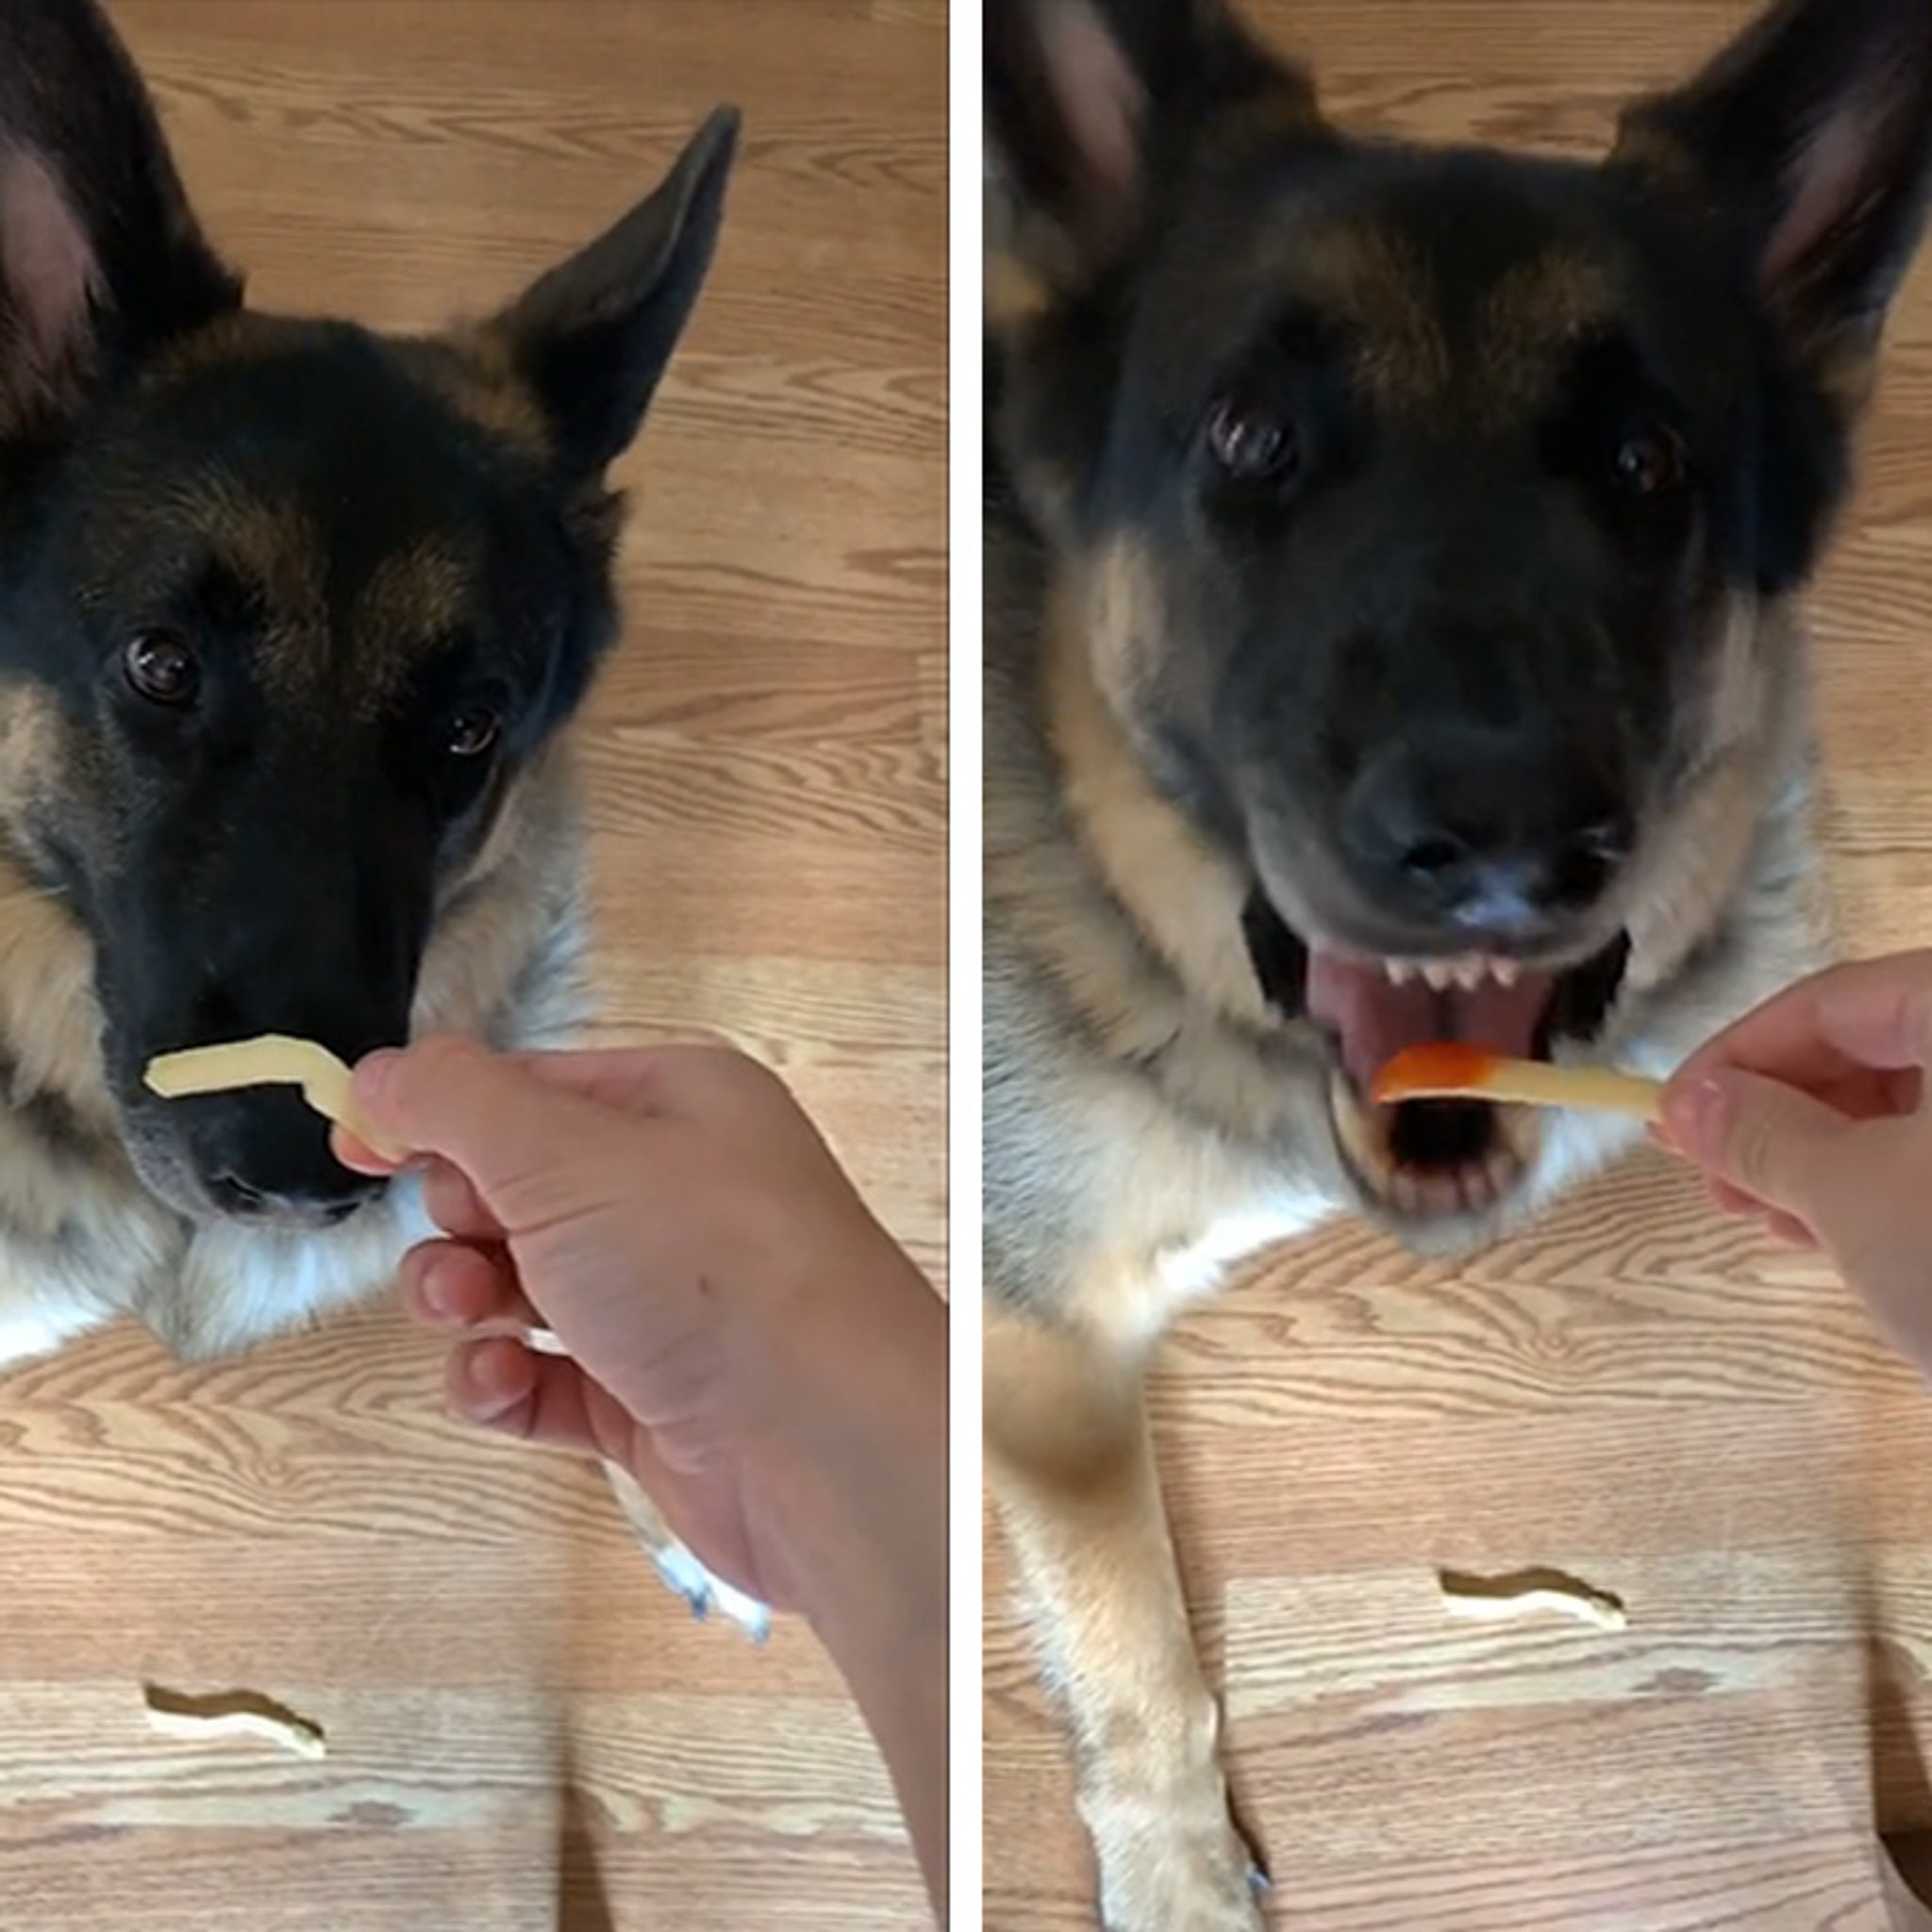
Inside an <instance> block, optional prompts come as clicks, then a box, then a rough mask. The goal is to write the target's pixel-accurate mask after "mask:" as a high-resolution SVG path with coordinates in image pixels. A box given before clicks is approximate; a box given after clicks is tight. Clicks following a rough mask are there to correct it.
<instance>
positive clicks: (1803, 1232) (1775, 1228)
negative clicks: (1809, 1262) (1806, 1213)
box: [1764, 1208, 1818, 1248]
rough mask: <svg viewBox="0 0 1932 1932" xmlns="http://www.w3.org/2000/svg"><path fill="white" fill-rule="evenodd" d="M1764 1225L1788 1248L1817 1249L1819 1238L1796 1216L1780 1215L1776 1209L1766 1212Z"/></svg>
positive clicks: (1775, 1238)
mask: <svg viewBox="0 0 1932 1932" xmlns="http://www.w3.org/2000/svg"><path fill="white" fill-rule="evenodd" d="M1764 1225H1765V1227H1766V1228H1767V1229H1768V1230H1769V1231H1770V1233H1771V1234H1772V1236H1773V1238H1774V1240H1777V1241H1783V1242H1784V1243H1785V1245H1786V1246H1787V1247H1792V1248H1816V1247H1817V1245H1818V1237H1817V1236H1816V1235H1815V1234H1813V1233H1812V1232H1811V1230H1810V1229H1809V1228H1808V1227H1807V1226H1806V1225H1805V1224H1804V1223H1803V1222H1802V1221H1800V1220H1799V1219H1798V1218H1797V1216H1796V1215H1794V1214H1780V1213H1779V1212H1778V1211H1777V1209H1776V1208H1769V1209H1767V1210H1766V1212H1765V1216H1764Z"/></svg>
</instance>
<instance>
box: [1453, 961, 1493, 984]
mask: <svg viewBox="0 0 1932 1932" xmlns="http://www.w3.org/2000/svg"><path fill="white" fill-rule="evenodd" d="M1488 977H1489V968H1488V967H1487V966H1486V965H1485V964H1484V962H1483V961H1482V960H1481V959H1479V958H1476V957H1475V956H1474V954H1472V955H1471V956H1470V957H1469V958H1467V959H1458V960H1457V962H1456V983H1457V986H1459V987H1460V988H1461V989H1462V990H1463V991H1464V992H1474V991H1475V990H1476V988H1477V987H1479V986H1480V985H1481V984H1482V983H1483V981H1484V980H1485V979H1487V978H1488Z"/></svg>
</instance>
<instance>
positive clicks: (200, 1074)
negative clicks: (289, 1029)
mask: <svg viewBox="0 0 1932 1932" xmlns="http://www.w3.org/2000/svg"><path fill="white" fill-rule="evenodd" d="M142 1078H143V1079H144V1080H145V1081H146V1083H147V1086H148V1089H149V1091H152V1092H155V1093H158V1094H159V1095H160V1096H161V1098H162V1099H163V1100H178V1099H180V1098H182V1097H183V1096H185V1095H188V1094H191V1093H225V1092H227V1091H229V1090H231V1089H233V1088H237V1087H280V1086H289V1087H299V1088H300V1089H301V1090H302V1097H303V1099H304V1100H306V1101H307V1102H308V1105H309V1106H310V1107H312V1108H314V1109H315V1110H316V1112H317V1113H319V1114H321V1115H322V1117H323V1118H324V1119H325V1120H327V1121H333V1122H334V1123H335V1124H336V1125H337V1126H339V1127H341V1129H342V1131H343V1132H344V1133H346V1134H351V1135H353V1136H354V1137H355V1138H356V1139H357V1140H358V1141H361V1142H362V1144H363V1145H364V1146H365V1147H367V1148H368V1149H369V1151H370V1152H371V1153H372V1154H379V1155H380V1156H381V1157H382V1158H383V1159H385V1160H402V1159H404V1158H406V1157H405V1155H404V1154H403V1153H402V1152H401V1150H399V1149H397V1148H393V1147H390V1146H386V1145H385V1144H384V1142H383V1141H382V1138H381V1137H380V1136H379V1135H378V1134H375V1132H373V1131H372V1130H371V1129H370V1128H369V1126H368V1125H367V1124H365V1123H364V1122H363V1120H362V1118H361V1116H360V1115H359V1114H358V1112H357V1110H356V1104H355V1102H354V1100H353V1099H352V1098H351V1097H350V1093H349V1070H348V1068H347V1067H345V1066H344V1065H343V1064H342V1063H341V1060H339V1059H338V1058H336V1057H335V1055H334V1054H332V1053H330V1052H329V1050H328V1048H327V1047H325V1046H318V1045H317V1044H316V1042H315V1041H312V1040H296V1039H293V1038H292V1037H291V1036H290V1035H288V1034H286V1033H264V1034H261V1035H260V1036H259V1037H258V1038H257V1039H254V1040H235V1041H227V1042H226V1043H225V1044H224V1045H221V1046H191V1047H189V1048H187V1049H186V1050H185V1051H183V1052H181V1053H164V1054H160V1055H158V1056H157V1057H156V1058H154V1059H151V1060H150V1061H149V1062H148V1063H147V1070H146V1072H145V1074H143V1075H142Z"/></svg>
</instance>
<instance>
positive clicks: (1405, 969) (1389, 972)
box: [1382, 959, 1415, 986]
mask: <svg viewBox="0 0 1932 1932" xmlns="http://www.w3.org/2000/svg"><path fill="white" fill-rule="evenodd" d="M1414 972H1415V968H1414V967H1413V966H1411V965H1410V964H1409V963H1408V961H1407V959H1384V960H1383V961H1382V976H1383V977H1384V978H1385V979H1387V980H1388V982H1389V984H1390V985H1391V986H1407V984H1408V982H1409V977H1410V975H1411V974H1413V973H1414Z"/></svg>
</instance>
